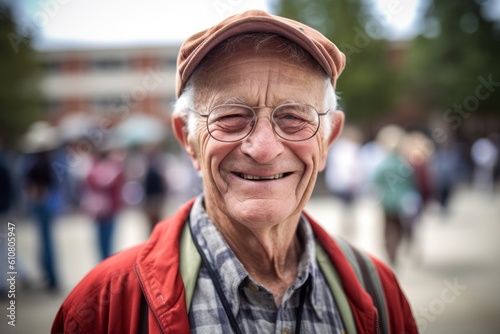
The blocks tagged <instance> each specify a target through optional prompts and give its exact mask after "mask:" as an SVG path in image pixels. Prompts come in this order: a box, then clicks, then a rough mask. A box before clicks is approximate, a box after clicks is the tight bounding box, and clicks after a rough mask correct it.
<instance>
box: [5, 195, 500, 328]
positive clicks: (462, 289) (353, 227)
mask: <svg viewBox="0 0 500 334" xmlns="http://www.w3.org/2000/svg"><path fill="white" fill-rule="evenodd" d="M499 204H500V192H499V191H497V192H496V193H494V194H485V193H480V192H477V191H474V190H473V189H471V188H470V187H468V186H462V187H460V188H459V189H458V190H457V191H456V193H455V194H454V196H453V198H452V201H451V205H450V209H449V212H448V213H447V214H443V213H442V212H441V211H440V209H439V208H438V207H437V206H436V205H431V206H430V207H429V208H428V209H427V210H426V211H425V212H424V214H423V216H422V219H421V221H420V222H419V225H418V226H417V230H416V233H415V239H414V243H413V245H412V246H408V247H403V248H402V249H401V252H400V254H399V256H400V257H399V259H400V260H399V261H398V263H397V265H396V266H395V267H394V270H395V272H396V274H397V275H398V278H399V281H400V284H401V286H402V288H403V290H404V291H405V293H406V295H407V297H408V299H409V301H410V304H411V306H412V308H413V312H414V316H415V318H416V320H417V323H418V325H419V328H420V332H421V333H425V334H434V333H436V334H437V333H439V334H448V333H455V334H460V333H464V334H470V333H474V334H495V333H500V289H499V288H498V283H499V282H500V205H499ZM178 205H179V203H176V202H175V201H172V202H170V203H169V205H167V206H166V213H169V212H172V211H173V210H174V208H176V207H177V206H178ZM306 209H307V210H308V212H309V213H310V214H312V216H313V217H315V218H316V219H317V220H318V221H320V222H321V223H322V224H323V225H324V227H325V228H326V229H327V230H328V231H329V232H332V233H337V234H340V235H342V236H344V237H345V238H346V239H348V240H350V241H351V242H352V243H353V244H355V245H357V246H359V247H360V248H363V249H365V250H367V251H369V252H371V253H373V254H374V255H375V256H378V257H379V258H381V259H382V260H384V261H386V260H387V257H386V255H385V252H384V244H383V238H382V236H383V235H382V232H383V230H382V228H383V225H382V215H381V212H380V209H379V207H378V206H377V204H376V203H374V202H373V201H370V200H369V199H361V200H359V201H357V202H356V203H355V205H354V206H353V207H351V208H346V207H344V206H343V205H342V203H341V202H339V201H338V200H337V199H335V198H333V197H330V196H315V197H313V198H312V199H311V201H310V203H309V204H308V206H307V207H306ZM15 223H16V235H17V260H18V268H17V270H18V272H19V273H18V276H17V280H18V282H17V283H18V284H17V286H16V299H15V301H16V322H15V324H16V326H15V327H13V326H11V325H9V324H8V321H9V318H8V317H7V315H8V312H9V311H8V310H7V306H8V305H9V304H8V303H9V299H8V298H7V296H5V295H4V296H0V297H1V298H0V310H1V312H3V313H4V315H3V316H2V317H0V333H6V334H7V333H23V334H24V333H49V331H50V327H51V323H52V320H53V318H54V316H55V314H56V312H57V310H58V308H59V306H60V304H61V302H62V301H63V300H64V298H65V296H66V295H67V294H68V293H69V291H70V290H71V289H72V288H73V287H74V286H75V285H76V284H77V282H78V281H79V280H80V279H81V278H82V277H83V276H84V275H85V274H86V273H87V272H88V271H89V270H90V269H91V268H92V267H93V266H95V265H96V264H97V263H98V260H99V259H98V253H97V247H96V240H95V236H94V232H95V230H94V226H93V224H92V222H91V221H90V220H89V219H88V218H87V217H85V216H83V215H81V214H78V213H72V214H65V215H63V216H61V217H59V218H58V219H57V221H56V222H55V246H56V253H57V263H58V271H59V273H60V279H61V289H60V290H59V291H58V292H49V291H46V290H44V289H42V286H41V284H40V283H39V281H40V277H41V275H40V271H39V269H38V266H37V257H38V255H39V254H38V240H37V234H36V230H35V226H34V224H33V222H32V221H31V220H30V219H28V218H24V219H23V218H21V219H19V220H16V221H15ZM147 236H148V228H147V224H146V220H145V217H144V215H143V214H142V212H141V211H139V210H137V209H127V210H125V211H124V212H123V213H122V214H121V215H120V216H119V224H118V228H117V231H116V238H115V240H116V242H115V248H116V250H117V251H118V250H121V249H124V248H126V247H129V246H131V245H134V244H137V243H139V242H141V241H143V240H145V239H146V238H147ZM21 272H24V274H23V275H24V277H27V283H26V284H21V282H20V281H21V277H22V276H23V275H22V274H21Z"/></svg>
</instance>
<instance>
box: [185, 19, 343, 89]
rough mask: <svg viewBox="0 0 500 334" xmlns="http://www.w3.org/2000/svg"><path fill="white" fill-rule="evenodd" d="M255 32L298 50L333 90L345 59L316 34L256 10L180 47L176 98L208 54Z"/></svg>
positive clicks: (315, 31) (201, 32) (189, 39)
mask: <svg viewBox="0 0 500 334" xmlns="http://www.w3.org/2000/svg"><path fill="white" fill-rule="evenodd" d="M255 32H268V33H274V34H277V35H280V36H282V37H284V38H287V39H289V40H291V41H292V42H294V43H296V44H298V45H299V46H301V47H302V48H303V49H304V50H306V51H307V52H309V53H310V54H311V56H312V57H313V58H314V59H315V60H316V61H317V62H318V63H319V64H320V65H321V66H322V67H323V69H324V70H325V71H326V73H327V74H328V76H330V78H331V80H332V85H333V86H334V87H335V84H336V81H337V78H338V77H339V75H340V73H341V72H342V70H343V69H344V67H345V61H346V59H345V55H344V54H343V53H342V52H341V51H340V50H339V49H338V48H337V46H336V45H335V44H333V43H332V42H331V41H330V40H329V39H328V38H326V37H325V36H323V34H321V33H320V32H319V31H317V30H315V29H312V28H311V27H308V26H306V25H305V24H302V23H300V22H297V21H294V20H291V19H287V18H284V17H280V16H276V15H271V14H268V13H266V12H264V11H260V10H249V11H246V12H244V13H241V14H237V15H233V16H230V17H228V18H227V19H225V20H223V21H221V22H220V23H218V24H217V25H215V26H213V27H211V28H208V29H206V30H203V31H200V32H199V33H197V34H194V35H193V36H191V37H189V38H188V39H187V40H186V41H185V42H184V43H183V44H182V46H181V49H180V52H179V56H178V58H177V78H176V95H177V97H179V96H180V94H181V93H182V90H183V89H184V86H185V85H186V81H187V80H188V79H189V76H190V75H191V74H192V73H193V71H194V70H195V69H196V67H197V66H198V65H199V64H200V62H201V61H202V59H203V58H204V57H205V56H206V55H207V54H208V53H209V52H210V50H212V49H213V48H214V47H215V46H217V45H218V44H220V43H221V42H223V41H224V40H226V39H228V38H230V37H233V36H236V35H241V34H245V33H255Z"/></svg>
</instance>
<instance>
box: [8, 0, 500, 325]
mask: <svg viewBox="0 0 500 334" xmlns="http://www.w3.org/2000/svg"><path fill="white" fill-rule="evenodd" d="M246 9H262V10H265V11H268V12H270V13H273V14H278V15H283V16H286V17H289V18H293V19H296V20H299V21H302V22H304V23H306V24H308V25H310V26H312V27H314V28H316V29H317V30H319V31H321V32H322V33H323V34H324V35H326V36H327V37H329V38H330V39H331V40H332V41H334V42H335V43H336V45H337V46H338V47H339V48H340V49H341V50H342V51H343V52H344V53H345V54H346V56H347V67H346V69H345V71H344V73H343V74H342V76H341V77H340V79H339V82H338V85H337V93H338V95H339V98H340V109H341V110H343V111H344V112H345V114H346V123H347V124H346V128H345V130H344V132H343V134H342V136H341V138H340V139H339V140H338V141H337V142H336V143H335V144H334V145H333V147H332V149H331V151H330V154H329V157H328V164H327V167H326V169H325V171H324V172H322V173H321V174H320V177H319V179H318V183H317V186H316V188H315V191H314V194H313V198H312V199H311V202H310V204H309V205H308V207H307V209H308V210H309V211H310V213H311V214H312V215H313V216H314V217H316V218H317V219H318V220H319V221H320V222H321V223H322V224H324V226H325V228H326V229H327V230H328V231H329V232H332V233H337V234H340V235H342V236H344V237H345V238H346V239H348V240H350V241H351V242H353V243H354V244H356V245H357V246H359V247H360V248H363V249H366V250H368V251H370V252H371V253H373V254H375V255H376V256H378V257H379V258H381V259H383V260H384V261H386V262H387V263H388V264H389V265H391V266H392V267H393V268H394V270H395V271H396V273H397V274H398V277H399V279H400V282H401V285H402V287H403V289H404V290H405V292H406V294H407V295H408V298H409V300H410V303H411V305H412V308H413V310H414V315H415V318H416V320H417V323H418V325H419V328H420V331H421V332H422V333H472V332H473V333H499V332H500V319H499V317H498V315H499V314H500V292H499V289H498V287H497V283H498V281H499V280H500V240H499V236H500V219H499V218H500V205H499V204H500V191H499V186H498V179H499V175H500V173H499V171H500V168H499V166H500V164H499V149H500V137H499V131H500V93H499V91H500V65H499V63H498V62H499V59H500V1H498V0H448V1H438V0H411V1H397V0H335V1H332V0H314V1H311V0H307V1H306V0H268V1H265V0H261V1H243V0H241V1H238V0H209V1H196V0H186V1H182V2H175V3H174V2H170V1H160V0H144V1H118V0H104V1H83V0H21V1H8V0H0V32H1V33H0V226H1V228H2V230H1V231H0V249H1V255H0V256H1V257H2V260H1V263H0V268H1V273H2V279H1V281H0V292H1V296H0V302H1V305H2V306H1V309H2V310H3V311H2V312H4V313H5V314H3V315H2V316H1V318H0V319H3V320H2V321H0V332H2V333H47V332H49V330H50V326H51V321H52V319H53V317H54V315H55V313H56V312H57V309H58V307H59V305H60V303H61V302H62V300H63V299H64V297H65V296H66V295H67V293H68V292H69V291H70V290H71V289H72V288H73V287H74V285H75V284H77V282H78V281H79V280H80V279H81V278H82V277H83V276H84V275H85V274H86V273H87V272H88V271H89V270H90V269H91V268H92V267H93V266H95V265H96V264H97V263H98V262H99V261H101V260H102V259H104V258H106V257H107V256H109V255H110V254H112V253H114V252H117V251H119V250H121V249H123V248H126V247H129V246H131V245H134V244H137V243H139V242H142V241H144V240H146V239H147V237H148V235H149V233H150V231H151V229H152V228H153V226H154V224H155V223H156V222H157V221H158V220H160V219H162V218H164V217H166V216H168V215H169V214H170V213H172V212H173V211H174V210H175V209H176V208H178V207H179V205H180V204H181V203H183V202H184V201H186V200H187V199H188V198H190V197H192V196H194V195H195V194H197V193H199V192H200V190H201V186H200V179H199V176H198V175H197V173H196V172H195V171H194V170H193V169H192V167H191V165H190V162H189V159H188V158H187V157H186V156H185V155H184V153H183V152H182V150H181V149H180V147H179V146H178V145H177V143H176V141H175V139H174V137H173V134H172V131H171V125H170V119H169V117H170V113H171V110H172V105H173V103H174V102H175V95H174V83H175V66H176V58H177V53H178V50H179V47H180V44H181V43H182V41H183V40H184V39H185V38H187V37H188V36H190V35H191V34H193V33H195V32H197V31H199V30H201V29H204V28H206V27H208V26H210V25H212V24H214V23H216V22H218V21H220V20H221V19H223V18H225V17H227V16H230V15H232V14H235V13H238V12H242V11H244V10H246ZM9 223H11V224H10V225H9ZM12 226H15V230H13V229H12ZM9 227H10V228H11V229H10V230H9ZM9 232H15V235H16V263H15V266H16V267H15V269H16V272H17V274H16V285H15V286H16V291H15V292H16V293H15V301H16V322H15V324H16V326H15V327H13V326H11V325H9V324H8V321H11V320H10V319H9V318H8V317H6V316H7V315H8V314H9V313H8V310H6V307H7V306H8V305H9V303H10V302H11V300H12V298H11V297H9V290H10V289H11V288H12V287H11V286H10V284H9V281H7V277H5V275H6V273H7V272H9V268H8V262H7V257H8V242H7V236H8V233H9ZM10 271H11V270H10Z"/></svg>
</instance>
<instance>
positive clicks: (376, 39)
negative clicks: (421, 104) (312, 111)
mask: <svg viewBox="0 0 500 334" xmlns="http://www.w3.org/2000/svg"><path fill="white" fill-rule="evenodd" d="M276 9H277V13H278V15H282V16H285V17H288V18H291V19H295V20H297V21H300V22H303V23H305V24H307V25H309V26H311V27H313V28H315V29H317V30H318V31H320V32H321V33H323V35H325V36H326V37H327V38H329V39H330V40H331V41H333V42H334V43H335V44H336V45H337V46H338V47H339V49H340V50H341V51H342V52H344V53H345V55H346V57H347V66H346V68H345V70H344V72H343V74H342V75H341V76H340V78H339V81H338V84H337V87H336V88H337V94H338V95H339V96H340V106H341V108H342V109H343V110H344V111H345V112H346V115H347V117H348V119H349V120H354V121H356V120H365V121H369V120H372V119H374V118H375V117H377V116H378V115H380V114H381V113H385V112H387V111H388V110H389V109H390V107H391V105H392V104H393V103H394V100H395V99H396V96H395V86H396V83H397V79H396V77H395V75H394V73H393V70H392V69H391V66H390V64H389V61H388V57H387V50H388V42H387V41H386V40H384V39H382V38H381V36H382V35H383V33H384V30H385V29H386V22H385V21H384V18H383V17H377V16H375V15H374V14H373V11H372V10H371V8H370V7H369V6H368V5H367V3H365V1H362V0H336V1H330V0H281V1H280V2H279V4H277V8H276Z"/></svg>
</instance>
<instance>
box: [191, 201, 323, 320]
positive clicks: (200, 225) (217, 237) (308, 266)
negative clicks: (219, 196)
mask: <svg viewBox="0 0 500 334" xmlns="http://www.w3.org/2000/svg"><path fill="white" fill-rule="evenodd" d="M190 222H191V228H192V231H193V233H194V237H195V238H196V240H197V242H198V243H199V245H200V246H201V248H202V249H203V250H204V252H205V255H206V257H207V260H208V262H209V263H210V266H211V268H212V270H214V271H215V272H216V273H217V274H218V275H219V276H220V277H221V281H222V282H221V283H222V288H223V290H224V294H225V295H226V298H227V299H228V300H229V301H231V308H232V312H233V314H235V315H237V314H238V312H239V309H240V296H239V289H240V286H241V285H242V284H248V282H251V283H253V284H255V285H257V286H259V287H262V285H260V284H259V283H257V282H255V281H253V280H251V278H250V277H249V275H248V272H247V271H246V270H245V268H244V266H243V264H242V263H241V262H240V261H239V260H238V258H237V257H236V256H235V255H234V253H233V251H232V250H231V248H230V247H229V245H228V244H227V243H226V241H225V240H224V238H223V236H222V234H221V233H220V232H219V230H218V229H217V227H216V226H215V225H214V224H213V222H212V221H211V219H210V218H209V216H208V214H207V212H206V210H205V208H204V196H203V195H199V196H198V197H197V198H196V200H195V203H194V205H193V207H192V209H191V213H190ZM298 229H299V231H298V233H299V236H300V242H301V243H302V245H303V246H304V247H303V249H304V251H303V253H302V255H301V258H300V261H299V268H298V273H297V278H296V280H295V282H294V283H293V284H292V286H291V287H290V288H289V289H288V290H287V292H286V293H285V295H284V296H283V300H287V299H289V298H290V296H291V295H292V294H293V292H294V291H295V290H296V289H298V288H300V287H301V286H302V285H303V284H304V283H305V282H306V280H307V278H308V277H309V276H311V278H312V279H311V281H312V282H311V294H310V302H311V305H312V307H313V308H314V310H315V312H316V315H317V316H318V317H320V315H321V312H320V309H322V307H321V306H322V305H324V302H323V301H324V297H323V294H324V293H325V291H324V289H321V287H318V280H319V278H318V277H319V275H321V273H320V269H319V267H318V264H317V262H316V249H315V241H314V234H313V231H312V228H311V225H310V223H309V221H308V220H307V218H306V217H305V216H304V215H302V216H301V218H300V222H299V226H298ZM319 285H321V284H319Z"/></svg>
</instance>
